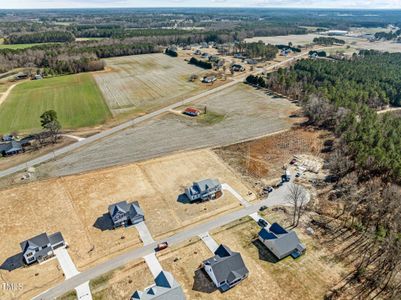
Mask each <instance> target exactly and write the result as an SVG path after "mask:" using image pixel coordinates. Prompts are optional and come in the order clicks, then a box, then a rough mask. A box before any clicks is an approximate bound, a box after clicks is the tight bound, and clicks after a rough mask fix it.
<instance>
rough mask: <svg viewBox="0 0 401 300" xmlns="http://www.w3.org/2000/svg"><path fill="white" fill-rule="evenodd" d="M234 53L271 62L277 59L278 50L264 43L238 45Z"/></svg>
mask: <svg viewBox="0 0 401 300" xmlns="http://www.w3.org/2000/svg"><path fill="white" fill-rule="evenodd" d="M234 48H235V49H234V51H235V52H237V53H241V54H243V55H244V56H247V57H250V58H259V59H267V60H271V59H273V58H275V57H276V54H277V52H278V48H277V47H275V46H273V45H266V44H265V43H263V42H258V43H242V42H241V43H237V44H235V47H234Z"/></svg>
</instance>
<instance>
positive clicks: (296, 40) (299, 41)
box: [246, 34, 401, 52]
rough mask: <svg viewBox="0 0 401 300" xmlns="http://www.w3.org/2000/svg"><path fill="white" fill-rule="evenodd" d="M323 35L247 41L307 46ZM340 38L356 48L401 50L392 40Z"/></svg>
mask: <svg viewBox="0 0 401 300" xmlns="http://www.w3.org/2000/svg"><path fill="white" fill-rule="evenodd" d="M321 36H322V35H318V34H301V35H287V36H271V37H255V38H251V39H247V40H246V41H247V42H258V41H263V42H264V43H266V44H273V45H277V44H284V45H287V44H288V43H289V42H292V43H293V44H294V45H295V46H297V45H300V46H305V45H309V44H311V43H313V39H314V38H315V37H321ZM336 38H338V39H341V40H344V41H345V42H346V44H347V45H351V47H352V48H354V49H357V50H359V49H373V50H379V51H388V52H401V44H400V43H394V42H391V41H378V42H369V41H368V40H367V39H365V38H356V37H348V36H339V37H336Z"/></svg>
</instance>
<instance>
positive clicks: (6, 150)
mask: <svg viewBox="0 0 401 300" xmlns="http://www.w3.org/2000/svg"><path fill="white" fill-rule="evenodd" d="M23 150H24V149H23V147H22V143H21V142H20V141H14V140H12V141H11V142H7V143H0V155H2V156H9V155H14V154H18V153H21V152H22V151H23Z"/></svg>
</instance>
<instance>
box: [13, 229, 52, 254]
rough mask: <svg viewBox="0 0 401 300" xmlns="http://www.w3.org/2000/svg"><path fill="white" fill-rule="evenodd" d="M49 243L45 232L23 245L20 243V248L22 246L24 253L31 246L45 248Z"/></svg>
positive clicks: (24, 242)
mask: <svg viewBox="0 0 401 300" xmlns="http://www.w3.org/2000/svg"><path fill="white" fill-rule="evenodd" d="M49 243H50V240H49V237H48V236H47V234H46V233H45V232H44V233H41V234H39V235H37V236H34V237H33V238H30V239H29V240H26V241H23V242H22V243H20V246H21V249H22V251H25V250H26V248H28V247H29V246H32V247H43V246H46V245H47V244H49Z"/></svg>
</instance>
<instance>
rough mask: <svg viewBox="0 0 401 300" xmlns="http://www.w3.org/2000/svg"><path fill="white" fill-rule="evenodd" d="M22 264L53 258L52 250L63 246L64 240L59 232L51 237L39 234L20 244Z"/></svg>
mask: <svg viewBox="0 0 401 300" xmlns="http://www.w3.org/2000/svg"><path fill="white" fill-rule="evenodd" d="M20 246H21V249H22V255H23V257H24V262H25V263H26V264H28V265H30V264H33V263H35V262H39V263H41V262H43V261H45V260H47V259H49V258H51V257H53V256H54V250H55V249H57V248H60V247H64V246H65V242H64V238H63V236H62V235H61V233H60V232H56V233H54V234H52V235H50V236H49V235H47V233H41V234H39V235H37V236H35V237H33V238H31V239H29V240H26V241H23V242H22V243H21V244H20Z"/></svg>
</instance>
